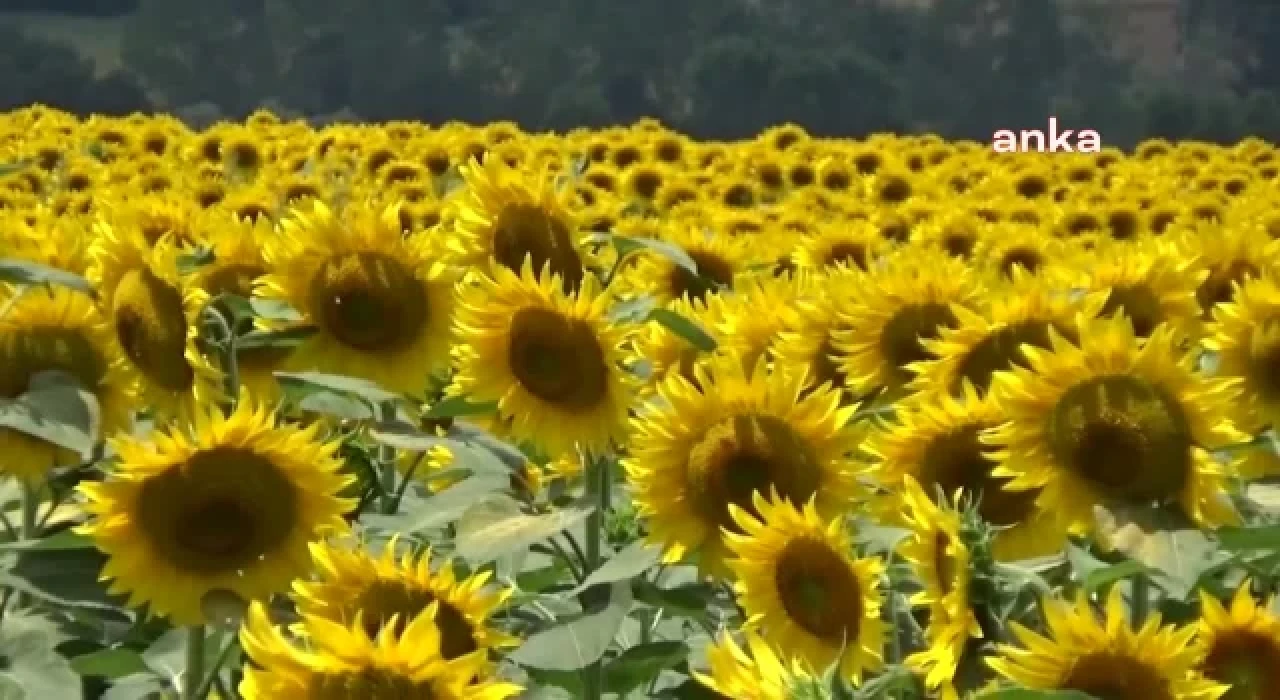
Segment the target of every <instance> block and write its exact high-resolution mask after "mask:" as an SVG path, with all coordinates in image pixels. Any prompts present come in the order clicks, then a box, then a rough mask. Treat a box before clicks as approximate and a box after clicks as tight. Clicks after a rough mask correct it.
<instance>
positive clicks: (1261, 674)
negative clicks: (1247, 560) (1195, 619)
mask: <svg viewBox="0 0 1280 700" xmlns="http://www.w3.org/2000/svg"><path fill="white" fill-rule="evenodd" d="M1249 589H1250V582H1249V581H1247V580H1246V581H1244V582H1243V583H1242V584H1241V585H1240V587H1239V588H1238V589H1237V590H1236V594H1235V597H1234V598H1232V600H1231V607H1230V608H1227V607H1225V606H1223V604H1222V603H1220V602H1219V601H1218V599H1217V598H1215V597H1213V596H1212V595H1210V594H1209V593H1208V592H1207V591H1204V590H1201V591H1200V622H1199V624H1198V625H1197V628H1198V634H1197V637H1198V641H1199V642H1200V644H1201V645H1202V646H1203V647H1204V650H1205V655H1204V659H1203V660H1202V661H1201V662H1200V671H1201V672H1202V673H1203V674H1204V675H1205V677H1206V678H1208V679H1210V680H1214V681H1217V682H1219V683H1224V684H1227V685H1229V686H1231V690H1229V691H1227V694H1226V695H1224V696H1222V697H1223V698H1224V700H1264V699H1269V698H1276V697H1280V618H1277V617H1276V615H1275V613H1273V612H1271V610H1272V609H1273V608H1272V607H1271V605H1270V604H1268V605H1258V603H1257V602H1255V601H1254V599H1253V596H1252V595H1251V594H1250V592H1249Z"/></svg>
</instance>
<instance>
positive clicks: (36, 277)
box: [0, 258, 96, 296]
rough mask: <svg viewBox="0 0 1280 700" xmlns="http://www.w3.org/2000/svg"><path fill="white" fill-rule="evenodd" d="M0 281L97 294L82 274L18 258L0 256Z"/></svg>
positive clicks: (91, 294) (90, 294)
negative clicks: (52, 286) (54, 286)
mask: <svg viewBox="0 0 1280 700" xmlns="http://www.w3.org/2000/svg"><path fill="white" fill-rule="evenodd" d="M0 282H10V283H13V284H21V285H37V284H52V285H58V286H60V287H68V288H70V289H74V290H76V291H78V292H83V293H85V294H88V295H89V296H96V293H95V292H94V289H93V285H91V284H89V280H87V279H85V278H83V277H81V276H80V275H77V274H75V273H72V272H67V271H66V270H59V269H58V268H56V267H49V266H48V265H41V264H39V263H34V262H31V261H30V260H19V259H17V258H0Z"/></svg>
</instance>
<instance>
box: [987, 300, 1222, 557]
mask: <svg viewBox="0 0 1280 700" xmlns="http://www.w3.org/2000/svg"><path fill="white" fill-rule="evenodd" d="M1050 338H1051V340H1050V343H1049V348H1048V349H1043V348H1028V349H1026V351H1025V355H1026V357H1027V360H1028V365H1029V367H1027V368H1022V367H1019V368H1015V369H1013V370H1012V371H1008V372H1000V373H997V374H996V378H995V381H994V384H993V387H992V393H993V395H994V396H995V397H996V400H997V401H999V402H1000V404H1001V405H1002V408H1003V409H1004V410H1005V412H1006V415H1007V417H1008V421H1007V422H1005V423H1003V424H1002V425H1000V426H998V427H997V428H995V429H993V430H992V431H991V432H990V433H988V434H987V435H985V436H983V441H984V443H986V444H988V445H990V446H992V447H995V448H997V449H996V450H995V451H993V453H992V456H993V457H994V458H996V459H997V460H999V461H1000V462H1001V465H1000V467H999V468H997V469H996V470H995V474H996V475H997V476H1000V477H1004V478H1009V479H1010V482H1009V483H1008V484H1007V485H1006V488H1009V489H1014V490H1026V489H1033V488H1039V489H1041V491H1040V494H1039V496H1038V497H1037V500H1038V502H1039V503H1040V505H1041V507H1042V508H1044V510H1045V511H1047V512H1052V513H1058V514H1061V515H1062V516H1063V517H1064V518H1065V520H1066V522H1067V523H1069V525H1070V527H1071V528H1072V529H1073V530H1074V531H1076V532H1079V533H1081V534H1083V533H1086V532H1090V531H1092V529H1093V517H1094V514H1093V508H1094V505H1095V504H1098V503H1117V502H1118V503H1125V504H1135V505H1143V504H1148V503H1154V502H1176V503H1177V504H1178V505H1180V506H1181V508H1182V509H1183V511H1184V512H1185V513H1186V514H1187V515H1188V516H1189V517H1190V518H1191V519H1193V520H1195V521H1196V522H1197V523H1199V524H1201V525H1214V524H1222V523H1228V522H1232V521H1234V519H1235V516H1234V511H1233V510H1232V509H1231V506H1230V504H1229V503H1228V502H1227V501H1226V500H1225V498H1224V495H1223V494H1224V490H1225V487H1226V483H1225V482H1226V477H1227V470H1226V468H1224V466H1223V465H1222V464H1220V463H1219V462H1218V461H1217V460H1216V458H1215V457H1214V456H1213V455H1212V453H1211V450H1214V449H1216V448H1219V447H1223V446H1225V445H1229V444H1232V443H1236V442H1240V441H1241V440H1242V439H1243V436H1242V435H1241V434H1240V432H1239V431H1238V430H1236V428H1235V427H1234V425H1233V424H1232V423H1231V421H1230V420H1229V419H1227V418H1225V417H1224V416H1226V415H1228V413H1229V408H1230V404H1231V402H1232V401H1234V400H1235V399H1236V398H1237V396H1238V395H1239V390H1238V386H1237V385H1236V384H1235V383H1234V382H1231V381H1228V380H1222V379H1214V378H1207V377H1204V376H1202V375H1200V374H1199V373H1197V372H1196V370H1195V368H1194V364H1193V363H1194V358H1193V357H1192V356H1191V355H1189V354H1184V353H1183V352H1182V351H1180V350H1179V347H1178V342H1179V340H1180V339H1179V338H1178V336H1177V335H1176V334H1175V333H1174V332H1173V331H1172V329H1171V328H1169V327H1168V326H1166V325H1161V326H1158V327H1156V329H1155V330H1153V331H1152V333H1151V335H1150V336H1149V337H1148V338H1147V339H1146V340H1145V341H1139V339H1138V338H1137V337H1136V335H1135V334H1134V332H1133V326H1132V325H1131V324H1130V322H1129V320H1128V319H1126V318H1124V317H1123V316H1119V315H1117V316H1114V317H1111V318H1104V319H1094V320H1092V321H1088V322H1083V323H1082V324H1081V327H1080V333H1079V341H1078V343H1077V344H1072V343H1071V342H1069V341H1068V340H1066V339H1065V338H1063V336H1062V335H1061V334H1059V333H1057V332H1056V331H1054V332H1051V333H1050Z"/></svg>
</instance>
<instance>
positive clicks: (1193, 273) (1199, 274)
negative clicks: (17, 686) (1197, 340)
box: [1073, 240, 1209, 337]
mask: <svg viewBox="0 0 1280 700" xmlns="http://www.w3.org/2000/svg"><path fill="white" fill-rule="evenodd" d="M1073 265H1074V267H1076V268H1077V269H1078V270H1080V275H1081V278H1082V279H1081V284H1080V287H1081V288H1083V289H1087V290H1089V291H1102V292H1106V294H1107V303H1106V305H1105V306H1104V307H1103V308H1102V311H1101V312H1100V313H1101V314H1102V315H1104V316H1110V315H1112V314H1113V313H1114V312H1116V311H1120V312H1122V313H1124V315H1125V316H1128V317H1129V319H1130V320H1131V321H1132V322H1133V329H1134V332H1136V333H1137V334H1138V336H1139V337H1146V336H1147V335H1149V334H1150V333H1151V331H1152V329H1154V328H1155V327H1156V326H1157V325H1158V324H1160V323H1168V324H1169V325H1170V326H1172V327H1173V328H1174V329H1176V330H1177V331H1178V332H1179V333H1181V334H1182V335H1184V336H1187V337H1195V335H1196V334H1197V333H1198V331H1199V327H1200V323H1199V321H1200V304H1199V303H1198V302H1197V301H1196V290H1197V289H1199V287H1200V285H1201V284H1202V283H1203V282H1204V280H1205V279H1206V278H1208V276H1209V272H1208V271H1207V270H1205V269H1203V268H1201V267H1197V266H1196V264H1195V261H1194V260H1189V259H1187V258H1185V257H1184V256H1183V255H1182V254H1181V251H1180V250H1178V249H1177V248H1176V247H1175V246H1173V245H1172V244H1170V243H1168V242H1167V241H1161V240H1150V241H1147V242H1145V243H1144V244H1138V243H1123V244H1114V243H1113V244H1109V245H1108V244H1103V245H1100V246H1099V247H1098V248H1096V249H1094V250H1093V251H1090V252H1089V253H1087V254H1084V255H1082V256H1081V257H1080V258H1079V259H1077V260H1076V261H1075V262H1074V263H1073Z"/></svg>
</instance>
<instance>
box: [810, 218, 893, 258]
mask: <svg viewBox="0 0 1280 700" xmlns="http://www.w3.org/2000/svg"><path fill="white" fill-rule="evenodd" d="M884 246H885V241H884V238H883V237H882V236H881V233H880V230H879V229H878V228H876V226H875V225H874V224H873V223H872V222H871V221H869V220H866V219H849V220H842V221H835V222H831V223H828V224H824V225H822V226H821V227H820V228H819V229H818V230H817V232H816V233H814V234H813V235H811V236H807V237H805V238H802V239H800V241H799V247H797V248H796V251H795V253H793V254H792V261H793V262H794V263H795V266H796V267H799V268H809V269H815V270H821V269H823V268H827V267H836V266H845V267H851V268H856V269H859V270H866V269H869V268H870V266H871V263H872V261H873V260H875V259H876V258H877V257H879V256H880V254H881V252H882V251H883V249H884Z"/></svg>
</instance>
